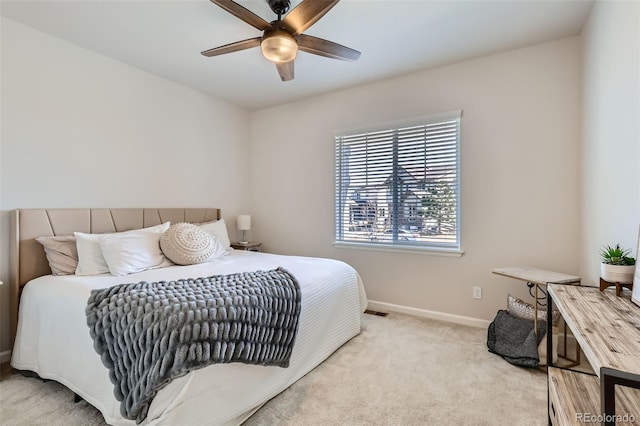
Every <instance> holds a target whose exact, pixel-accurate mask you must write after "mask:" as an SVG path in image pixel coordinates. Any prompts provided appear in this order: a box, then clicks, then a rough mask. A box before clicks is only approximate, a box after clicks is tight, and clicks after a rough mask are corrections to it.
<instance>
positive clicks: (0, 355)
mask: <svg viewBox="0 0 640 426" xmlns="http://www.w3.org/2000/svg"><path fill="white" fill-rule="evenodd" d="M9 361H11V351H4V352H0V364H1V363H5V362H9Z"/></svg>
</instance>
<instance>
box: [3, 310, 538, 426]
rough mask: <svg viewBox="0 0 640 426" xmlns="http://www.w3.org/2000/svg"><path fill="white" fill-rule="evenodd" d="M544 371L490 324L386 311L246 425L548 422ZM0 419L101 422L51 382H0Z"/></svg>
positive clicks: (86, 406) (17, 378)
mask: <svg viewBox="0 0 640 426" xmlns="http://www.w3.org/2000/svg"><path fill="white" fill-rule="evenodd" d="M546 397H547V392H546V376H545V374H544V373H543V372H542V371H540V370H530V369H523V368H519V367H514V366H512V365H511V364H509V363H507V362H506V361H504V360H503V359H502V358H500V357H499V356H496V355H494V354H491V353H489V352H488V351H487V348H486V330H484V329H478V328H473V327H467V326H462V325H456V324H451V323H446V322H439V321H433V320H428V319H423V318H417V317H412V316H407V315H401V314H395V313H392V314H390V315H389V316H388V317H378V316H372V315H365V316H364V322H363V330H362V333H361V334H360V335H359V336H357V337H356V338H354V339H353V340H351V341H350V342H349V343H347V344H346V345H344V346H343V347H342V348H340V349H339V350H338V351H336V352H335V353H334V354H333V355H332V356H331V357H330V358H329V359H328V360H327V361H325V362H324V363H323V364H321V365H320V366H319V367H317V368H316V369H314V370H313V371H311V372H310V373H309V374H307V375H306V376H305V377H303V378H302V379H301V380H299V381H298V382H297V383H295V384H294V385H293V386H291V387H290V388H289V389H287V390H286V391H284V392H282V393H281V394H280V395H278V396H276V397H275V398H273V399H272V400H271V401H269V402H268V403H267V404H265V405H264V406H263V407H262V408H261V409H260V410H259V411H258V412H257V413H256V414H254V416H253V417H251V418H250V419H249V420H248V421H247V422H246V423H245V425H247V426H256V425H527V426H532V425H545V424H546V423H547V412H546ZM0 423H2V424H3V425H83V426H84V425H97V424H104V422H103V420H102V417H101V416H100V414H99V413H98V411H97V410H95V409H94V408H93V407H91V406H90V405H89V404H87V403H86V402H84V401H81V402H79V403H77V404H74V403H73V394H72V393H71V391H69V390H68V389H66V388H65V387H63V386H61V385H59V384H57V383H55V382H43V381H41V380H39V379H36V378H26V377H22V376H20V375H16V374H13V375H10V376H8V377H5V378H4V379H3V380H2V381H0Z"/></svg>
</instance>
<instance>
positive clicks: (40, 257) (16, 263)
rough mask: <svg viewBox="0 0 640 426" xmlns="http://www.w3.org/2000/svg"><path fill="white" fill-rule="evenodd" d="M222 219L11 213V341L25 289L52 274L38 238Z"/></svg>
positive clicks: (158, 212) (184, 212)
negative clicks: (165, 223)
mask: <svg viewBox="0 0 640 426" xmlns="http://www.w3.org/2000/svg"><path fill="white" fill-rule="evenodd" d="M220 218H221V212H220V209H214V208H166V209H146V208H140V209H133V208H128V209H18V210H13V211H12V214H11V290H12V303H11V304H12V307H11V319H12V328H11V329H12V339H13V337H15V334H14V333H15V329H16V326H17V319H18V316H17V314H18V303H19V300H20V293H21V291H22V287H23V286H24V285H25V284H26V283H27V282H29V280H32V279H34V278H37V277H40V276H42V275H47V274H50V273H51V269H50V268H49V263H48V262H47V258H46V256H45V253H44V249H43V248H42V245H40V243H38V242H37V241H36V240H35V239H36V238H38V237H48V236H57V235H73V233H74V232H85V233H93V234H103V233H111V232H122V231H129V230H132V229H140V228H146V227H149V226H153V225H159V224H161V223H164V222H167V221H171V223H177V222H192V223H200V222H208V221H212V220H219V219H220Z"/></svg>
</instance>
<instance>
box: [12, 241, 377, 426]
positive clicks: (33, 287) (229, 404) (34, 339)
mask: <svg viewBox="0 0 640 426" xmlns="http://www.w3.org/2000/svg"><path fill="white" fill-rule="evenodd" d="M277 267H283V268H285V269H286V270H288V271H289V272H291V273H292V274H293V275H294V276H295V277H296V279H297V280H298V282H299V285H300V290H301V293H302V308H301V315H300V323H299V329H298V335H297V337H296V343H295V347H294V350H293V353H292V356H291V362H290V366H289V368H280V367H263V366H256V365H247V364H241V363H232V364H214V365H210V366H208V367H205V368H201V369H198V370H194V371H191V372H190V373H188V374H187V375H185V376H182V377H180V378H178V379H175V380H173V381H172V382H171V383H170V384H169V385H167V386H166V387H164V388H163V389H161V390H160V392H159V393H158V394H157V395H156V397H155V398H154V400H153V402H152V404H151V407H150V410H149V414H148V416H147V418H146V420H145V421H144V423H143V424H150V425H156V424H157V425H161V424H167V425H168V424H172V425H175V424H204V423H207V424H221V425H227V424H230V425H232V424H240V423H242V422H243V421H244V420H246V419H247V418H248V417H250V416H251V414H253V413H254V412H255V411H256V410H257V409H258V408H260V406H262V405H263V404H264V403H265V402H267V401H268V400H269V399H271V398H273V397H274V396H275V395H277V394H278V393H280V392H282V391H283V390H284V389H286V388H287V387H289V386H290V385H291V384H293V383H294V382H296V381H297V380H298V379H300V378H301V377H302V376H304V375H305V374H306V373H308V372H309V371H311V370H312V369H313V368H314V367H316V366H317V365H318V364H320V363H321V362H322V361H324V360H325V359H326V358H327V357H328V356H329V355H331V354H332V353H333V352H334V351H335V350H336V349H338V348H339V347H340V346H341V345H343V344H344V343H346V342H347V341H348V340H350V339H351V338H353V337H354V336H356V335H357V334H358V333H359V332H360V317H361V314H362V312H363V311H364V309H365V308H366V295H365V292H364V288H363V286H362V282H361V280H360V277H359V276H358V274H357V272H356V271H355V270H354V269H353V268H352V267H350V266H349V265H347V264H346V263H343V262H340V261H336V260H330V259H320V258H310V257H299V256H282V255H274V254H267V253H255V252H248V251H239V250H238V251H231V253H230V254H229V255H228V256H225V257H223V258H220V259H217V260H215V261H214V262H210V263H205V264H199V265H192V266H171V267H167V268H162V269H155V270H149V271H144V272H140V273H137V274H131V275H128V276H125V277H114V276H111V275H100V276H92V277H81V276H75V275H70V276H52V275H47V276H43V277H39V278H36V279H34V280H32V281H30V282H29V283H28V284H27V285H26V286H25V288H24V291H23V293H22V298H21V301H20V312H19V323H18V331H17V336H16V341H15V345H14V349H13V357H12V360H11V365H12V367H14V368H16V369H19V370H29V371H33V372H35V373H37V374H38V375H40V377H42V378H46V379H52V380H56V381H58V382H60V383H62V384H63V385H65V386H67V387H68V388H69V389H71V390H72V391H73V392H75V393H76V394H78V395H79V396H81V397H82V398H83V399H85V400H86V401H87V402H89V403H90V404H92V405H93V406H95V407H96V408H97V409H98V410H100V412H101V413H102V415H103V416H104V419H105V421H106V422H107V423H109V424H112V425H134V424H135V422H134V421H132V420H127V419H124V418H123V417H122V416H121V415H120V402H119V401H117V400H116V399H115V397H114V394H113V384H112V383H111V382H110V381H109V376H108V370H107V368H106V367H105V366H104V365H103V364H102V362H101V361H100V357H99V356H98V354H97V353H96V352H95V350H94V349H93V341H92V339H91V337H90V335H89V329H88V326H87V325H86V317H85V307H86V303H87V299H88V297H89V294H90V292H91V290H92V289H98V288H105V287H109V286H113V285H117V284H122V283H136V282H140V281H150V282H151V281H160V280H175V279H181V278H197V277H204V276H210V275H218V274H229V273H234V272H245V271H256V270H269V269H274V268H277Z"/></svg>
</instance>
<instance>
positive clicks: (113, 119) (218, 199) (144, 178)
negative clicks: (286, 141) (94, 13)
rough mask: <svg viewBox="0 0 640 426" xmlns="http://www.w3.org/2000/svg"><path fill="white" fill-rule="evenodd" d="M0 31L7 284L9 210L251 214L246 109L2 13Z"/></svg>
mask: <svg viewBox="0 0 640 426" xmlns="http://www.w3.org/2000/svg"><path fill="white" fill-rule="evenodd" d="M1 34H2V46H1V47H2V57H1V58H2V68H1V71H2V86H1V89H2V94H1V96H2V97H1V106H2V116H1V118H2V133H1V139H0V141H1V142H0V143H1V146H0V148H1V149H0V152H1V157H0V158H1V163H0V179H1V184H2V186H1V187H0V188H1V194H0V232H1V234H2V236H1V238H0V240H1V246H0V250H1V251H0V280H2V281H4V282H5V284H6V283H7V282H8V279H9V276H8V275H9V271H8V265H9V264H8V241H9V237H8V229H9V225H8V223H9V219H8V216H9V210H11V209H15V208H30V207H51V208H55V207H189V206H192V207H198V206H209V207H221V208H223V215H224V216H225V218H227V219H228V222H231V223H235V220H234V217H235V215H236V214H238V213H239V212H241V211H244V210H246V207H247V206H248V196H247V192H248V184H249V182H248V179H249V175H248V173H247V172H246V167H243V166H245V165H246V162H247V158H248V148H249V131H248V120H249V115H248V113H247V112H245V111H243V110H241V109H238V108H236V107H233V106H231V105H229V104H226V103H224V102H221V101H218V100H216V99H214V98H212V97H209V96H207V95H203V94H201V93H198V92H195V91H192V90H190V89H187V88H184V87H182V86H179V85H176V84H174V83H171V82H168V81H166V80H163V79H161V78H158V77H156V76H154V75H151V74H149V73H146V72H143V71H140V70H138V69H135V68H132V67H130V66H128V65H124V64H122V63H120V62H116V61H113V60H111V59H108V58H105V57H103V56H100V55H97V54H95V53H92V52H90V51H87V50H85V49H82V48H80V47H77V46H75V45H72V44H69V43H67V42H64V41H61V40H59V39H56V38H53V37H50V36H48V35H45V34H44V33H41V32H38V31H35V30H33V29H30V28H29V27H26V26H23V25H21V24H18V23H16V22H14V21H11V20H8V19H6V18H3V19H2V33H1ZM232 235H233V234H232ZM8 290H9V289H8V286H7V285H4V286H2V287H0V312H1V318H0V321H1V323H2V327H1V328H0V333H1V334H0V352H2V351H5V350H7V349H8V348H9V346H10V344H9V337H8V331H9V330H8V320H9V316H8V308H9V297H8V296H9V291H8Z"/></svg>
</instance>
